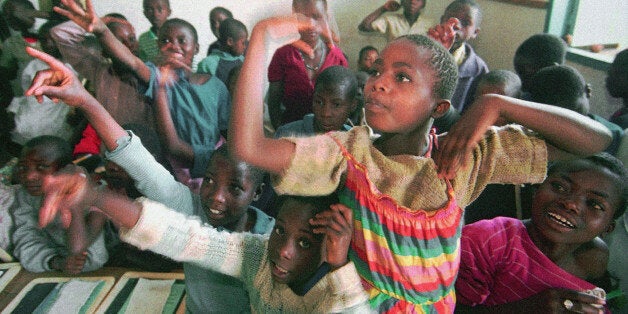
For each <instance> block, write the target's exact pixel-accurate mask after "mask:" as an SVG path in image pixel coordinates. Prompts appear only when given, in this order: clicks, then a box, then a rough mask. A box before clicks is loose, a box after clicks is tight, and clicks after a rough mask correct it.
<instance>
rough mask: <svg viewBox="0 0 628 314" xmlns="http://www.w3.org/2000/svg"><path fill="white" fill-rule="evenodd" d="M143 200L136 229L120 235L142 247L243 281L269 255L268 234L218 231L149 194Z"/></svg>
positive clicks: (255, 271) (122, 230) (250, 276)
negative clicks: (147, 197)
mask: <svg viewBox="0 0 628 314" xmlns="http://www.w3.org/2000/svg"><path fill="white" fill-rule="evenodd" d="M139 202H140V203H141V204H142V213H141V216H140V219H139V220H138V222H137V224H136V225H135V226H134V227H133V228H132V229H125V228H121V229H120V238H121V239H122V240H123V241H125V242H128V243H130V244H132V245H134V246H137V247H139V248H140V249H144V250H145V249H148V250H151V251H153V252H156V253H159V254H162V255H164V256H167V257H170V258H172V259H174V260H178V261H182V262H189V263H194V264H197V265H199V266H201V267H204V268H207V269H209V270H212V271H215V272H218V273H221V274H225V275H228V276H232V277H236V278H238V279H240V280H243V281H249V280H250V278H252V277H254V276H255V274H256V273H257V271H258V270H259V267H260V264H261V262H262V259H263V258H264V257H265V256H266V254H265V252H266V243H267V242H268V237H267V236H264V235H256V234H251V233H229V232H225V231H217V230H216V229H215V228H213V227H211V226H209V225H207V224H202V223H201V222H200V221H199V220H198V219H194V218H190V217H187V216H185V215H183V214H181V213H177V212H175V211H172V210H170V209H168V208H167V207H165V206H164V205H162V204H160V203H155V202H153V201H150V200H148V199H145V198H142V199H140V200H139ZM245 276H246V277H247V278H244V277H245Z"/></svg>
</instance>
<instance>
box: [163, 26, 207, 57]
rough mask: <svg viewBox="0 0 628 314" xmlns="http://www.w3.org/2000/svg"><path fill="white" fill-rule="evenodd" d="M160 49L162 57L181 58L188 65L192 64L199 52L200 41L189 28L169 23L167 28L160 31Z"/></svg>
mask: <svg viewBox="0 0 628 314" xmlns="http://www.w3.org/2000/svg"><path fill="white" fill-rule="evenodd" d="M158 44H159V50H160V52H161V55H162V57H164V58H168V57H174V58H177V59H180V60H181V61H183V62H184V63H185V64H187V65H188V66H191V65H192V60H193V59H194V55H195V54H197V53H198V43H197V42H196V40H195V39H194V34H193V33H192V30H190V29H189V28H187V27H185V26H182V25H178V24H169V25H168V28H167V29H164V30H161V31H160V32H159V41H158Z"/></svg>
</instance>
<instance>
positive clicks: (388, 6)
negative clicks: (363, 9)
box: [358, 0, 400, 32]
mask: <svg viewBox="0 0 628 314" xmlns="http://www.w3.org/2000/svg"><path fill="white" fill-rule="evenodd" d="M399 7H400V5H399V3H398V2H396V1H392V0H391V1H388V2H386V3H385V4H384V5H382V6H381V7H379V8H377V9H375V11H373V12H371V13H370V14H369V15H367V16H366V17H365V18H364V19H363V20H362V22H360V25H358V30H360V31H362V32H374V31H375V29H374V28H373V25H372V23H373V22H374V21H375V20H377V18H378V17H380V16H382V14H384V13H386V12H389V11H397V10H399Z"/></svg>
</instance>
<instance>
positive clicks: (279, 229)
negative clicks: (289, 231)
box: [275, 226, 286, 236]
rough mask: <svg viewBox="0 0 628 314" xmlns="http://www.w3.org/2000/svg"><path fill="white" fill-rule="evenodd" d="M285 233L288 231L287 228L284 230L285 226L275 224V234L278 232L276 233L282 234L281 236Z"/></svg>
mask: <svg viewBox="0 0 628 314" xmlns="http://www.w3.org/2000/svg"><path fill="white" fill-rule="evenodd" d="M285 233H286V231H285V230H283V227H280V226H275V234H276V235H280V236H282V235H284V234H285Z"/></svg>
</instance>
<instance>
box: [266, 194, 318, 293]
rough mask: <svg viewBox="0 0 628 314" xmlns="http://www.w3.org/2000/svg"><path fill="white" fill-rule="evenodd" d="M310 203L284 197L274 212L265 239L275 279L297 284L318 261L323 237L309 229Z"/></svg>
mask: <svg viewBox="0 0 628 314" xmlns="http://www.w3.org/2000/svg"><path fill="white" fill-rule="evenodd" d="M313 212H314V208H313V205H311V204H303V203H300V202H298V201H296V200H294V199H288V200H286V201H285V202H284V203H283V205H282V206H281V208H280V209H279V213H278V214H277V220H276V222H275V228H274V229H273V231H272V233H271V235H270V240H269V242H268V258H269V260H270V263H271V276H272V278H273V280H274V281H275V282H278V283H283V284H287V285H293V286H294V285H299V284H301V283H303V282H305V280H307V279H308V278H310V277H311V276H312V274H313V273H314V272H315V271H316V269H317V268H318V266H319V265H320V264H321V245H322V239H323V237H322V236H320V235H315V234H314V233H313V232H312V226H311V225H310V222H309V220H310V218H313V217H314V215H313V214H312V213H313Z"/></svg>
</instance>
